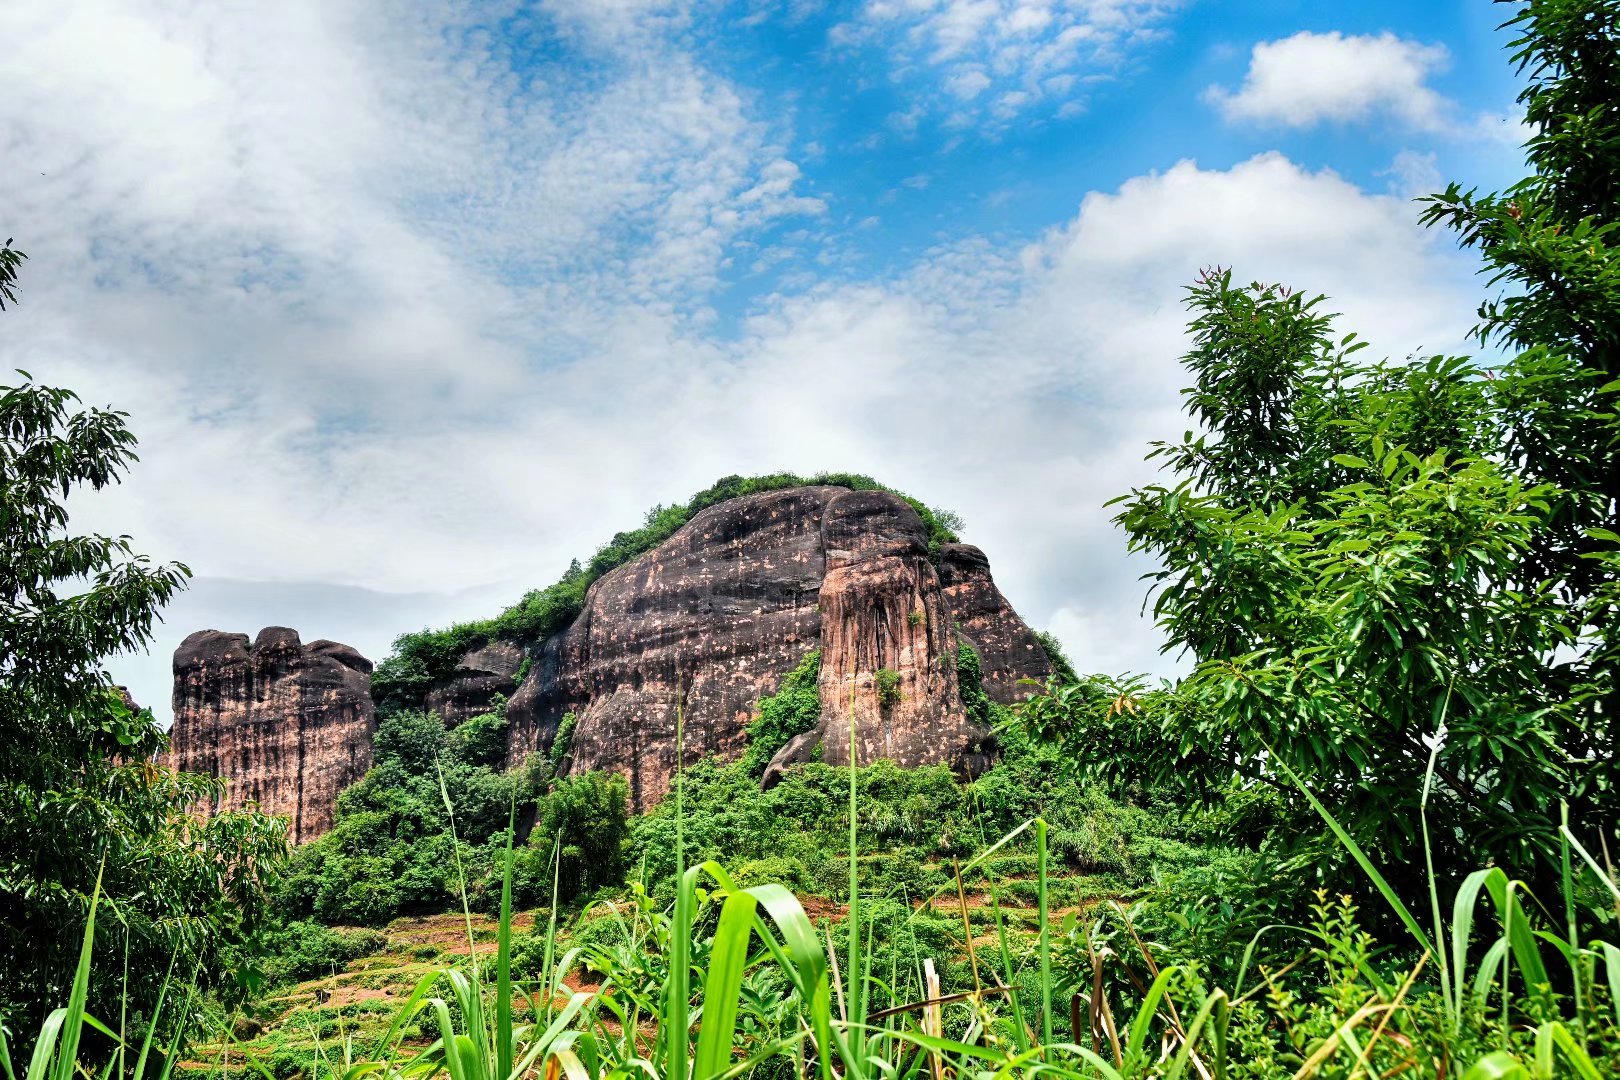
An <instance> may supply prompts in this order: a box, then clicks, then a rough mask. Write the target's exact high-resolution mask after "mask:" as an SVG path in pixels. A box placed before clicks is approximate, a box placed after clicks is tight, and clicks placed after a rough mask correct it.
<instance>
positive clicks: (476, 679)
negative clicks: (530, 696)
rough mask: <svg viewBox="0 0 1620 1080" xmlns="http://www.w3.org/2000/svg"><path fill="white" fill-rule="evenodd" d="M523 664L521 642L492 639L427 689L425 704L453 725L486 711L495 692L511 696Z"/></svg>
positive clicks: (493, 700)
mask: <svg viewBox="0 0 1620 1080" xmlns="http://www.w3.org/2000/svg"><path fill="white" fill-rule="evenodd" d="M522 667H523V648H522V646H520V645H514V644H513V643H511V642H509V641H492V642H490V643H489V644H488V645H485V646H484V647H483V648H482V649H475V650H473V651H472V652H470V653H468V654H467V655H466V656H463V657H462V658H461V663H460V664H458V665H457V667H456V673H455V675H454V677H452V678H451V680H450V681H449V682H448V683H446V684H445V685H443V686H438V687H434V689H433V690H432V691H430V692H429V693H428V699H427V707H428V709H429V711H431V712H436V713H438V714H439V715H440V716H441V717H443V719H444V722H445V723H446V724H447V725H449V726H450V727H455V726H456V725H457V724H459V723H461V722H462V721H463V720H469V719H471V718H472V717H474V716H481V715H483V714H484V713H487V712H489V711H490V709H491V708H493V707H494V705H495V698H496V695H498V694H504V695H506V696H507V697H511V696H512V693H513V691H515V690H516V689H517V673H518V672H519V671H520V670H521V669H522Z"/></svg>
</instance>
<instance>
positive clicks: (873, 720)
mask: <svg viewBox="0 0 1620 1080" xmlns="http://www.w3.org/2000/svg"><path fill="white" fill-rule="evenodd" d="M927 539H928V538H927V533H926V529H925V527H924V525H923V522H922V519H921V518H920V517H919V516H918V515H917V513H916V511H914V510H913V509H912V508H911V506H910V505H909V504H908V503H906V501H905V500H904V499H901V498H899V497H898V496H895V495H891V494H888V493H886V492H876V491H850V490H848V489H845V488H840V487H805V488H794V489H789V490H785V491H773V492H763V493H760V494H757V495H750V496H746V497H744V498H740V499H733V500H731V501H730V502H726V503H722V504H720V505H718V506H713V507H710V508H709V509H707V510H704V511H703V512H701V513H699V514H697V515H696V516H695V517H693V519H692V520H691V521H689V522H688V523H687V524H686V525H685V526H684V527H683V528H681V529H680V530H679V531H678V532H677V533H676V534H675V535H674V536H672V537H670V538H669V539H668V540H666V541H665V542H664V543H663V544H661V545H660V546H659V547H658V548H656V549H655V550H653V551H650V552H648V553H647V554H645V555H643V556H641V557H640V558H638V559H635V560H633V561H632V562H629V563H627V564H625V565H624V566H621V567H619V568H618V569H616V570H614V571H612V572H610V573H608V574H606V575H604V576H603V577H602V578H601V579H600V580H598V581H597V582H596V583H595V584H594V585H592V587H591V589H590V592H589V594H588V595H587V597H586V600H585V609H584V611H583V612H582V613H581V614H580V616H579V618H578V619H576V620H575V622H574V624H573V625H572V626H571V627H569V628H568V629H567V630H566V631H564V632H563V633H560V634H557V635H555V636H553V637H552V638H550V639H549V640H547V641H545V642H541V643H538V644H537V645H535V646H534V647H533V648H532V649H531V650H528V654H529V659H530V671H529V675H528V678H527V679H526V680H525V681H524V682H523V684H522V686H521V687H517V688H516V689H515V692H514V688H513V677H514V675H515V674H516V673H517V672H518V671H519V670H520V668H521V666H522V664H523V661H524V658H525V649H524V648H523V647H522V646H520V645H518V644H515V643H511V642H494V643H491V644H489V645H486V646H484V647H483V648H481V649H478V650H475V651H473V652H470V653H468V654H467V655H466V656H465V657H463V658H462V660H461V663H460V665H459V666H458V668H457V670H456V672H455V675H454V676H453V677H452V678H451V679H450V680H449V681H448V682H447V683H445V684H444V685H442V686H440V687H437V688H435V689H434V690H433V691H431V692H430V693H429V695H428V697H427V700H426V702H425V703H424V704H425V705H426V707H427V708H429V709H432V710H434V711H437V712H438V713H439V714H440V715H441V716H442V717H443V718H444V719H445V722H446V723H447V724H450V725H454V724H457V723H460V722H461V721H462V720H465V719H467V718H468V717H470V716H474V715H477V714H479V713H482V712H484V711H487V710H488V709H489V708H490V707H491V705H492V704H493V701H494V698H495V696H496V695H497V694H503V693H510V694H511V695H512V696H511V700H510V702H509V703H508V706H507V717H508V719H509V720H510V722H511V745H510V751H511V753H510V764H513V765H516V764H518V763H519V761H520V760H521V758H522V757H523V755H524V754H526V753H527V752H529V751H533V750H540V749H545V748H547V747H549V746H550V744H551V741H552V739H553V737H554V735H555V733H556V731H557V728H558V725H559V724H560V722H561V720H562V718H563V716H564V715H565V714H566V713H569V712H574V713H576V714H577V716H578V723H577V725H576V727H575V729H574V735H573V739H572V742H571V747H570V754H569V757H568V761H567V768H568V770H569V771H571V772H581V771H585V770H590V769H610V770H613V771H616V772H620V773H623V774H624V775H625V776H626V777H627V778H628V779H629V781H630V789H631V799H632V802H633V804H634V806H635V807H636V809H638V810H642V809H646V808H648V807H649V806H651V805H652V804H653V803H656V802H657V801H658V800H659V799H660V798H662V797H663V795H664V794H665V793H666V792H667V791H668V790H669V787H670V783H671V778H672V777H673V775H674V771H675V767H676V722H677V717H678V716H683V717H684V720H685V735H684V740H683V744H684V757H685V760H687V761H695V760H697V759H698V758H700V757H703V756H704V755H706V754H716V755H719V756H720V757H722V758H733V757H736V756H737V755H738V754H740V753H741V752H742V751H743V749H744V745H745V737H744V728H745V726H746V725H747V723H748V721H749V720H750V719H751V718H752V716H753V713H754V707H755V704H756V703H757V702H758V700H759V699H760V698H761V697H763V696H765V695H767V694H771V693H774V692H776V690H777V688H778V687H779V686H780V684H781V681H782V679H783V677H784V676H786V675H787V673H788V672H790V671H792V670H793V669H794V668H795V667H797V666H798V664H799V663H800V661H801V660H802V659H803V658H804V655H805V654H806V653H807V652H809V651H810V650H812V649H818V648H819V649H820V650H821V681H820V690H821V703H822V718H821V724H820V727H819V729H818V730H817V731H816V732H815V733H813V734H810V735H807V736H805V737H802V738H800V739H798V740H796V741H795V744H794V754H793V755H790V757H791V758H792V760H808V759H810V758H811V757H813V756H814V754H815V752H816V750H815V744H816V743H817V742H819V743H820V754H821V756H822V758H823V759H824V760H826V761H829V762H833V763H842V762H845V761H847V760H848V758H849V732H850V725H851V722H852V720H853V723H854V725H855V729H856V744H857V754H858V757H859V760H860V761H861V762H863V763H865V762H870V761H873V760H876V759H878V758H889V759H892V760H894V761H896V762H899V763H900V764H902V765H924V764H935V763H944V764H949V765H952V766H953V767H955V768H957V769H958V770H959V771H962V772H965V773H975V772H977V771H978V770H979V769H981V768H982V767H983V766H984V765H985V764H986V763H987V761H988V748H987V743H988V733H987V732H985V731H984V730H982V729H981V728H979V727H978V726H977V725H976V724H974V723H973V722H971V721H970V720H969V719H968V717H967V715H966V712H965V711H964V709H963V706H962V702H961V694H960V691H959V689H958V687H957V682H956V650H957V640H958V635H961V636H962V637H964V638H966V639H967V640H968V641H969V642H970V643H971V644H972V645H973V647H974V648H975V650H976V651H977V652H978V653H979V656H980V661H981V667H982V669H983V675H984V685H985V689H986V690H987V692H989V694H990V696H991V697H992V698H994V699H995V700H997V701H1001V702H1009V701H1013V700H1016V699H1017V698H1018V697H1020V696H1022V688H1020V687H1019V686H1018V685H1017V683H1018V680H1019V679H1021V678H1026V677H1027V678H1044V677H1045V676H1046V675H1047V674H1048V673H1049V672H1050V670H1051V669H1050V666H1049V665H1048V663H1047V660H1046V654H1045V652H1044V651H1043V650H1042V649H1041V647H1040V644H1039V642H1037V641H1036V640H1035V636H1034V635H1033V634H1032V633H1031V632H1030V630H1029V628H1028V627H1027V626H1025V625H1024V623H1023V621H1022V620H1021V619H1019V617H1018V615H1017V613H1016V612H1014V611H1013V609H1012V607H1011V606H1010V605H1009V604H1008V603H1007V601H1006V599H1005V598H1004V597H1003V596H1002V595H1001V593H1000V591H999V590H998V589H997V588H996V586H995V583H994V582H993V581H992V580H991V578H990V571H989V564H988V562H987V561H986V560H985V558H984V555H983V553H982V552H980V551H979V550H978V549H977V548H974V547H969V546H967V545H963V544H950V545H946V546H945V548H944V549H943V551H942V552H941V558H940V568H939V569H938V570H936V569H935V567H934V565H933V563H932V562H931V561H930V560H929V558H928V547H927ZM370 671H371V664H370V663H369V662H368V661H367V660H366V659H365V658H364V657H362V656H360V655H359V654H358V653H356V652H355V651H354V650H353V649H351V648H349V647H348V646H346V645H339V644H337V643H335V642H329V641H318V642H313V643H311V644H310V645H308V646H303V645H300V644H299V640H298V635H297V634H296V633H295V632H293V631H291V630H287V629H284V628H280V627H269V628H267V629H265V630H263V631H261V632H260V634H259V637H258V640H257V641H255V642H254V643H253V644H252V645H251V646H249V644H248V639H247V638H246V637H245V636H243V635H241V634H225V633H220V632H218V631H213V630H205V631H201V632H199V633H196V634H193V635H191V636H190V637H189V638H187V639H186V640H185V643H184V644H182V645H181V647H180V649H179V650H178V651H177V652H176V653H175V659H174V672H175V688H174V715H175V723H174V728H173V731H172V732H171V739H172V746H171V751H170V754H169V755H168V760H169V763H170V764H174V765H177V766H178V767H180V768H183V769H187V770H189V771H194V772H203V773H211V774H214V775H219V776H224V777H226V778H227V779H228V780H230V782H231V784H230V787H229V788H228V789H227V794H226V796H225V798H224V799H223V800H222V801H221V802H220V804H219V806H220V807H238V806H241V805H244V804H245V803H247V802H250V801H256V802H257V803H258V804H259V805H260V806H261V807H262V808H264V809H265V810H268V811H270V812H271V813H277V814H285V815H286V816H287V817H288V818H289V819H290V820H291V822H292V830H291V831H292V838H293V840H294V842H303V841H306V840H309V839H312V838H314V837H315V836H318V835H319V834H320V833H322V832H324V831H326V830H327V829H329V828H330V827H331V824H332V816H333V807H334V805H335V802H336V799H337V795H338V793H339V792H340V791H342V790H343V788H345V787H347V786H348V785H349V784H351V783H353V782H354V781H355V780H358V779H359V778H360V776H361V775H363V774H364V772H365V770H366V768H368V767H369V765H370V763H371V736H372V733H373V731H374V729H375V719H374V715H373V712H372V706H371V695H370V684H369V679H368V676H369V673H370ZM885 671H887V672H893V673H894V674H893V679H894V681H895V691H897V694H898V696H897V697H894V698H893V699H892V700H891V701H889V702H887V703H885V702H884V701H883V700H880V698H881V696H882V695H880V694H879V691H878V681H879V678H880V675H879V673H880V672H885ZM789 763H790V761H789V760H788V758H784V759H783V760H781V761H778V762H776V763H774V765H773V768H774V769H775V775H777V776H779V775H780V772H781V770H782V768H784V767H785V766H786V765H787V764H789Z"/></svg>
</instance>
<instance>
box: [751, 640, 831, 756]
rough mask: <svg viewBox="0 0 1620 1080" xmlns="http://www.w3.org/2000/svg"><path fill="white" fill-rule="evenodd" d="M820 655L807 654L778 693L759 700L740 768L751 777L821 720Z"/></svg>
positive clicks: (779, 687) (783, 681)
mask: <svg viewBox="0 0 1620 1080" xmlns="http://www.w3.org/2000/svg"><path fill="white" fill-rule="evenodd" d="M820 677H821V652H820V651H819V650H812V651H810V652H808V653H806V654H805V657H804V659H803V660H801V661H799V666H798V667H796V668H794V669H793V670H792V671H790V672H788V673H787V675H786V676H784V677H783V679H782V684H781V685H780V686H778V687H777V689H776V693H774V694H768V695H766V696H765V697H762V698H760V699H759V705H758V711H757V712H756V714H755V716H754V718H753V719H752V720H750V721H749V722H748V729H747V735H748V749H747V750H745V751H743V756H742V761H741V767H742V769H743V771H744V772H746V773H748V774H749V775H750V776H760V775H762V774H763V773H764V772H765V766H767V765H769V764H770V763H771V758H773V757H775V756H776V752H777V751H778V750H780V749H782V747H784V746H786V745H787V744H788V743H789V741H791V740H792V739H793V737H794V736H795V735H802V734H803V733H804V732H806V731H810V730H812V729H814V728H815V726H816V725H817V724H818V723H820V721H821V687H820V685H819V683H818V681H817V680H818V679H819V678H820Z"/></svg>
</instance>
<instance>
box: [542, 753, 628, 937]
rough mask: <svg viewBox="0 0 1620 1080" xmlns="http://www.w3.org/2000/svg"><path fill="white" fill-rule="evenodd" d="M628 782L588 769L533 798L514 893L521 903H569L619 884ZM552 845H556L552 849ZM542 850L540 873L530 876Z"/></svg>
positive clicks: (622, 877) (626, 822) (617, 776)
mask: <svg viewBox="0 0 1620 1080" xmlns="http://www.w3.org/2000/svg"><path fill="white" fill-rule="evenodd" d="M629 805H630V785H629V784H628V783H627V782H626V781H625V779H624V777H622V776H620V775H619V774H618V773H603V772H588V773H585V774H583V775H581V776H575V777H568V778H566V779H563V780H560V781H558V783H557V786H556V787H555V788H554V789H553V790H552V791H550V792H548V793H547V794H546V796H545V797H544V798H542V799H541V800H540V801H539V805H538V807H537V808H536V815H535V825H534V830H533V832H532V833H531V834H530V837H529V844H528V847H527V848H526V849H525V852H524V853H525V854H528V855H529V856H530V859H529V865H530V867H531V872H530V876H529V879H528V880H527V881H525V882H524V883H523V884H522V887H521V888H520V887H519V886H518V885H517V884H514V886H513V888H514V894H513V895H514V896H515V897H516V898H517V902H518V903H520V904H522V905H524V906H532V905H535V904H539V903H541V902H543V901H546V902H549V901H550V900H551V899H552V890H551V885H552V875H553V873H555V875H556V878H557V881H558V891H557V895H556V902H557V903H559V904H566V903H569V902H571V901H573V900H575V899H576V898H578V897H580V896H588V895H589V894H590V893H592V892H594V891H595V890H597V889H600V888H604V887H610V886H614V887H616V886H619V885H622V884H623V883H624V869H625V852H624V849H625V845H626V844H627V843H628V842H629V838H630V812H629ZM553 845H557V849H556V850H555V851H553ZM541 853H544V856H545V857H544V860H543V869H544V876H543V877H539V878H538V879H536V876H535V875H534V874H533V870H534V869H538V868H540V867H536V866H535V865H534V856H535V855H540V854H541ZM520 865H522V864H521V863H520Z"/></svg>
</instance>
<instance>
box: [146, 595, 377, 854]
mask: <svg viewBox="0 0 1620 1080" xmlns="http://www.w3.org/2000/svg"><path fill="white" fill-rule="evenodd" d="M375 728H376V718H375V714H374V712H373V710H372V705H371V661H369V660H367V659H366V658H365V657H363V656H361V655H360V654H359V653H358V652H356V651H355V650H354V649H353V648H351V647H350V646H348V645H343V644H340V643H338V642H335V641H324V640H323V641H313V642H310V643H309V644H308V645H305V644H303V643H302V642H300V640H299V637H298V633H297V631H295V630H290V629H288V628H286V627H283V626H270V627H266V628H265V629H263V630H261V631H259V635H258V637H257V638H255V639H254V640H253V641H252V642H251V643H250V642H249V641H248V638H247V636H246V635H245V634H228V633H223V632H221V631H218V630H201V631H198V632H197V633H195V634H192V635H191V636H190V637H188V638H186V639H185V641H184V642H182V643H181V645H180V648H179V649H177V650H175V654H174V726H173V727H172V728H171V729H170V732H169V750H168V752H167V754H166V755H165V761H164V763H165V764H167V765H169V766H171V767H174V768H178V769H182V770H184V771H187V772H197V773H206V774H209V775H212V776H220V777H224V778H225V779H226V780H227V782H228V783H227V786H226V789H225V793H224V795H223V796H222V797H221V798H219V799H218V800H216V802H215V804H214V805H213V806H212V807H204V808H200V809H202V810H203V811H204V812H216V811H218V810H222V809H236V808H239V807H242V806H245V805H247V804H248V803H257V804H258V806H259V808H260V809H262V810H264V811H266V812H267V813H271V814H279V815H282V816H285V817H286V818H287V819H288V821H289V836H290V838H291V840H292V841H293V843H295V844H297V843H303V842H305V841H307V840H311V839H313V838H315V837H316V836H319V835H320V834H321V833H323V832H325V831H326V830H327V829H329V828H331V826H332V813H333V808H334V806H335V805H336V802H337V796H338V793H339V792H340V791H342V790H343V789H344V788H345V787H348V786H349V785H350V784H352V783H354V782H355V781H356V780H358V779H359V778H360V777H361V776H362V775H364V773H365V771H366V769H368V768H369V767H370V766H371V737H372V733H373V731H374V730H375Z"/></svg>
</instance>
